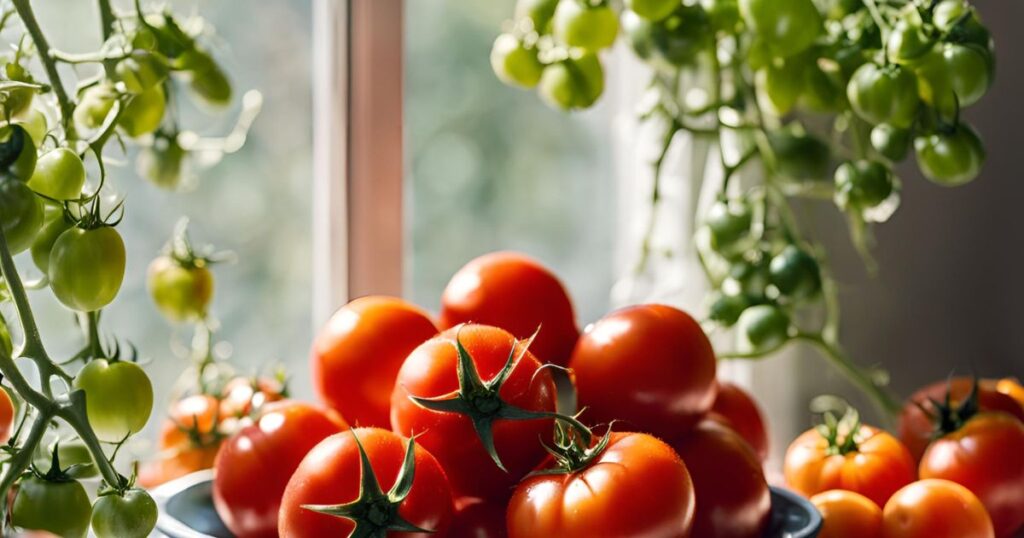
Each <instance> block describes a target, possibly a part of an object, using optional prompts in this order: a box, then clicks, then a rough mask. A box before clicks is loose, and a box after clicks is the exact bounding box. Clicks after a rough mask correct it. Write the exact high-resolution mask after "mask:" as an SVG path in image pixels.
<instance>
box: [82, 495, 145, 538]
mask: <svg viewBox="0 0 1024 538" xmlns="http://www.w3.org/2000/svg"><path fill="white" fill-rule="evenodd" d="M156 519H157V508H156V502H155V501H154V500H153V498H152V497H150V496H149V494H148V493H146V492H145V491H143V490H141V489H130V490H128V491H126V492H124V493H123V494H119V493H116V492H113V493H109V494H107V495H103V496H101V497H100V498H99V499H97V500H96V504H94V505H93V507H92V530H93V532H94V533H96V537H97V538H146V537H147V536H149V535H150V533H151V532H153V529H154V528H155V527H156Z"/></svg>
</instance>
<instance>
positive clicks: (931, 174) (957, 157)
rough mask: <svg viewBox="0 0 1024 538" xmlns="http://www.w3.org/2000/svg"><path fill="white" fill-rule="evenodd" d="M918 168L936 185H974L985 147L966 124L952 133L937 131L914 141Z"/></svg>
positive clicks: (983, 162)
mask: <svg viewBox="0 0 1024 538" xmlns="http://www.w3.org/2000/svg"><path fill="white" fill-rule="evenodd" d="M914 152H915V153H916V154H917V166H918V168H920V169H921V173H922V174H924V177H926V178H928V179H930V180H932V181H934V182H935V183H938V184H939V185H946V186H956V185H963V184H964V183H969V182H970V181H973V180H974V178H976V177H978V174H979V173H981V167H982V166H983V165H984V164H985V146H984V145H983V144H982V142H981V138H979V137H978V134H977V133H976V132H975V131H974V129H972V128H971V127H970V126H969V125H967V124H966V123H961V124H960V125H957V126H956V127H955V128H954V129H953V130H952V132H943V131H938V132H934V133H931V134H923V135H921V136H918V137H917V138H915V139H914Z"/></svg>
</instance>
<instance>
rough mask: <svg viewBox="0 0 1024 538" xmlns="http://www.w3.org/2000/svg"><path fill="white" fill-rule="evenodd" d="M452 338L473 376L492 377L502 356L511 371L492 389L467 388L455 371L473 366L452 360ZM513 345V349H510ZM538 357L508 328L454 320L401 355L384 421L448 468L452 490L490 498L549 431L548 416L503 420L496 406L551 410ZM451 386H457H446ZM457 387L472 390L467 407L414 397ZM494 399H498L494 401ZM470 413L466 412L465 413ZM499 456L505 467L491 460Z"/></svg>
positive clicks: (524, 466)
mask: <svg viewBox="0 0 1024 538" xmlns="http://www.w3.org/2000/svg"><path fill="white" fill-rule="evenodd" d="M457 339H458V342H461V345H462V346H463V347H464V348H465V350H466V352H467V353H468V355H469V358H470V362H471V363H472V366H473V367H474V368H475V370H476V371H477V372H478V373H479V381H482V382H487V381H488V380H494V379H496V376H497V375H498V374H499V373H501V372H503V370H504V369H505V366H506V363H508V361H509V357H510V356H512V357H513V358H514V357H520V358H519V359H518V360H517V361H514V362H513V363H511V372H508V373H507V377H506V378H505V380H504V382H502V383H500V385H499V386H498V387H496V390H497V393H496V394H490V393H488V394H486V395H482V394H476V392H477V390H476V389H474V394H472V395H470V394H467V392H468V389H467V390H463V387H462V386H460V382H459V381H460V380H459V374H458V372H459V371H460V370H463V376H464V377H470V374H471V373H472V372H468V371H465V369H463V368H462V367H461V366H459V362H460V360H459V357H458V352H457V350H456V346H457ZM513 353H514V355H513ZM540 366H541V365H540V361H538V360H537V359H536V358H535V357H534V355H533V353H531V352H530V351H529V350H528V349H525V342H517V341H516V340H515V338H514V337H513V336H512V335H511V334H509V333H508V332H506V331H504V330H502V329H499V328H497V327H491V326H487V325H459V326H456V327H453V328H451V329H448V330H446V331H444V332H443V333H441V334H439V335H438V336H436V337H434V338H432V339H430V340H427V341H426V342H424V343H423V344H422V345H420V346H419V347H418V348H416V350H415V351H413V352H412V353H411V354H410V355H409V357H408V358H407V359H406V360H405V363H404V364H403V365H402V368H401V370H399V372H398V377H397V379H396V380H395V389H394V392H393V393H392V395H391V426H392V429H393V430H394V431H396V432H398V433H400V434H402V435H413V434H416V435H417V437H416V439H417V442H418V443H422V444H423V447H424V448H426V449H427V450H429V451H430V452H431V453H432V454H433V455H434V456H436V457H437V459H438V461H440V462H441V464H442V465H443V466H444V468H445V469H446V470H447V472H448V479H449V480H451V484H452V490H453V491H454V492H455V493H456V495H458V496H459V497H480V498H483V499H494V498H496V497H500V496H501V495H502V494H507V492H508V490H509V489H510V488H511V487H512V486H514V485H515V484H516V482H518V481H519V479H520V478H522V477H523V476H524V475H526V473H528V472H530V471H531V470H532V469H533V468H534V467H535V466H536V465H537V464H538V463H539V462H540V461H541V460H542V459H543V458H544V454H545V451H544V448H543V446H542V445H541V443H540V440H541V439H545V438H550V435H551V431H552V427H551V424H552V422H551V420H550V419H541V420H507V419H502V418H501V416H500V414H498V412H499V411H500V410H501V409H506V408H508V406H513V407H515V408H518V409H522V410H525V411H527V412H531V413H541V414H543V413H550V412H553V411H554V410H555V398H556V394H555V387H554V382H553V381H552V379H551V374H550V371H549V370H540ZM453 391H456V392H453ZM456 393H457V394H458V395H459V396H460V397H461V398H463V399H465V398H473V401H472V402H466V403H465V406H466V407H468V408H470V409H469V410H468V411H467V413H468V414H467V413H461V412H444V411H435V410H432V409H428V408H427V407H425V406H424V405H423V403H422V400H421V402H416V403H414V402H413V400H412V399H410V397H417V398H421V399H430V398H435V399H436V398H439V397H447V396H451V395H453V394H456ZM499 399H500V401H499ZM471 416H472V418H471ZM473 419H476V420H477V421H479V422H480V423H481V424H484V423H486V425H485V426H483V427H484V428H489V429H491V430H492V432H493V443H494V453H493V454H490V453H489V451H488V449H487V448H485V446H484V444H483V443H482V442H481V440H480V435H479V434H478V431H479V430H478V429H477V428H475V427H474V420H473ZM495 460H497V461H500V462H502V464H503V465H504V467H505V469H507V471H506V470H502V469H501V468H499V467H498V465H497V462H496V461H495Z"/></svg>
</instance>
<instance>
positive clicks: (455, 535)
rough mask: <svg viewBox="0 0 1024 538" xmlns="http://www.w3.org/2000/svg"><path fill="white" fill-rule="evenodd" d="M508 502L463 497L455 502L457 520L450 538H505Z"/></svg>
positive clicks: (453, 522) (506, 533) (449, 534)
mask: <svg viewBox="0 0 1024 538" xmlns="http://www.w3.org/2000/svg"><path fill="white" fill-rule="evenodd" d="M506 504H508V503H506V502H494V501H484V500H482V499H477V498H475V497H463V498H461V499H459V500H457V501H455V518H454V520H453V521H452V527H451V529H449V530H448V537H449V538H505V537H506V536H508V531H507V530H506V529H505V507H506Z"/></svg>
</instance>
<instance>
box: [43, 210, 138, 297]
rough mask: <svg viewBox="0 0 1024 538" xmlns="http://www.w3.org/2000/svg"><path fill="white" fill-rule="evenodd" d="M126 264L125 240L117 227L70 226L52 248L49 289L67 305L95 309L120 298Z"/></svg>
mask: <svg viewBox="0 0 1024 538" xmlns="http://www.w3.org/2000/svg"><path fill="white" fill-rule="evenodd" d="M124 266H125V250H124V241H123V240H122V239H121V235H120V234H119V233H117V230H115V229H114V228H112V227H110V226H102V227H100V228H94V229H91V230H86V229H83V228H71V229H70V230H68V231H66V232H64V233H62V234H60V237H58V238H57V241H55V242H54V243H53V249H52V250H51V251H50V263H49V275H50V289H52V290H53V294H54V295H56V296H57V299H58V300H60V302H61V303H63V304H64V306H66V307H68V308H70V309H72V310H77V311H79V312H93V311H96V310H99V309H101V308H103V307H104V306H107V305H108V304H110V302H111V301H113V300H114V297H117V292H118V291H119V290H120V289H121V282H122V281H124Z"/></svg>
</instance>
